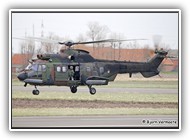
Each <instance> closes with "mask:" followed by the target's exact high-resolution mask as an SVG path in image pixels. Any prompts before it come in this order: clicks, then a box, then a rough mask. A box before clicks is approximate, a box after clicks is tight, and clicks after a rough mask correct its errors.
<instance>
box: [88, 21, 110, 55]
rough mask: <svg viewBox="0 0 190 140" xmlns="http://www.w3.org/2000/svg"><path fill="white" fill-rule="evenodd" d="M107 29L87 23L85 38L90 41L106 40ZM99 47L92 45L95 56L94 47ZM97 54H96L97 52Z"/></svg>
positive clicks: (96, 24)
mask: <svg viewBox="0 0 190 140" xmlns="http://www.w3.org/2000/svg"><path fill="white" fill-rule="evenodd" d="M108 32H109V28H108V27H107V26H106V25H100V24H99V23H98V22H89V23H88V31H87V36H88V37H89V38H90V39H91V40H92V41H96V40H102V39H106V37H107V34H108ZM96 45H97V46H98V47H100V44H99V43H98V44H93V54H94V55H95V46H96ZM97 53H98V52H97Z"/></svg>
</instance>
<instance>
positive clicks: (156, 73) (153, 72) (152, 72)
mask: <svg viewBox="0 0 190 140" xmlns="http://www.w3.org/2000/svg"><path fill="white" fill-rule="evenodd" d="M141 74H142V75H143V76H144V77H145V78H149V77H152V76H155V75H158V74H159V71H150V72H141Z"/></svg>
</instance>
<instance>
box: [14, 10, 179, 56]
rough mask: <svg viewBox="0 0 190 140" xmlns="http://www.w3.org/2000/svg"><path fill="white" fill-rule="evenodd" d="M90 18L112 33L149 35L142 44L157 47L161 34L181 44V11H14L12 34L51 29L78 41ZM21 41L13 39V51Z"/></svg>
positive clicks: (134, 36) (129, 36) (36, 33)
mask: <svg viewBox="0 0 190 140" xmlns="http://www.w3.org/2000/svg"><path fill="white" fill-rule="evenodd" d="M42 22H43V25H44V27H43V29H42V27H41V24H42ZM89 22H98V23H99V24H100V25H105V26H107V27H108V28H109V32H110V33H117V34H121V35H122V36H123V37H124V39H147V40H145V41H139V43H140V44H142V46H143V45H144V44H148V45H149V46H150V47H153V36H155V35H159V36H161V37H162V40H161V42H160V43H162V44H164V46H169V47H170V48H171V49H177V48H178V14H177V13H12V36H13V37H24V36H25V35H27V36H33V35H34V36H35V37H40V36H41V32H42V30H43V32H44V36H47V35H48V34H49V33H50V32H51V33H54V34H55V35H58V36H60V37H62V38H67V39H70V40H73V41H76V40H77V37H78V36H79V34H84V35H86V32H87V31H88V23H89ZM107 38H110V37H109V35H108V36H107ZM87 41H90V38H88V37H87ZM21 42H22V40H16V39H13V43H12V44H13V46H12V48H13V52H15V53H18V52H19V51H20V44H21Z"/></svg>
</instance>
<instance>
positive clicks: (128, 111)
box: [12, 108, 178, 117]
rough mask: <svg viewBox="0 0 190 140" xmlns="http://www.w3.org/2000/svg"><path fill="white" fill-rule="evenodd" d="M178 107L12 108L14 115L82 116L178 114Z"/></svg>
mask: <svg viewBox="0 0 190 140" xmlns="http://www.w3.org/2000/svg"><path fill="white" fill-rule="evenodd" d="M177 114H178V109H168V108H160V109H153V108H105V109H88V108H80V109H78V108H27V109H12V116H13V117H17V116H80V115H177Z"/></svg>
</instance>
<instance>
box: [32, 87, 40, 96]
mask: <svg viewBox="0 0 190 140" xmlns="http://www.w3.org/2000/svg"><path fill="white" fill-rule="evenodd" d="M32 94H33V95H39V94H40V91H39V90H38V89H37V87H36V85H35V89H34V90H33V91H32Z"/></svg>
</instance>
